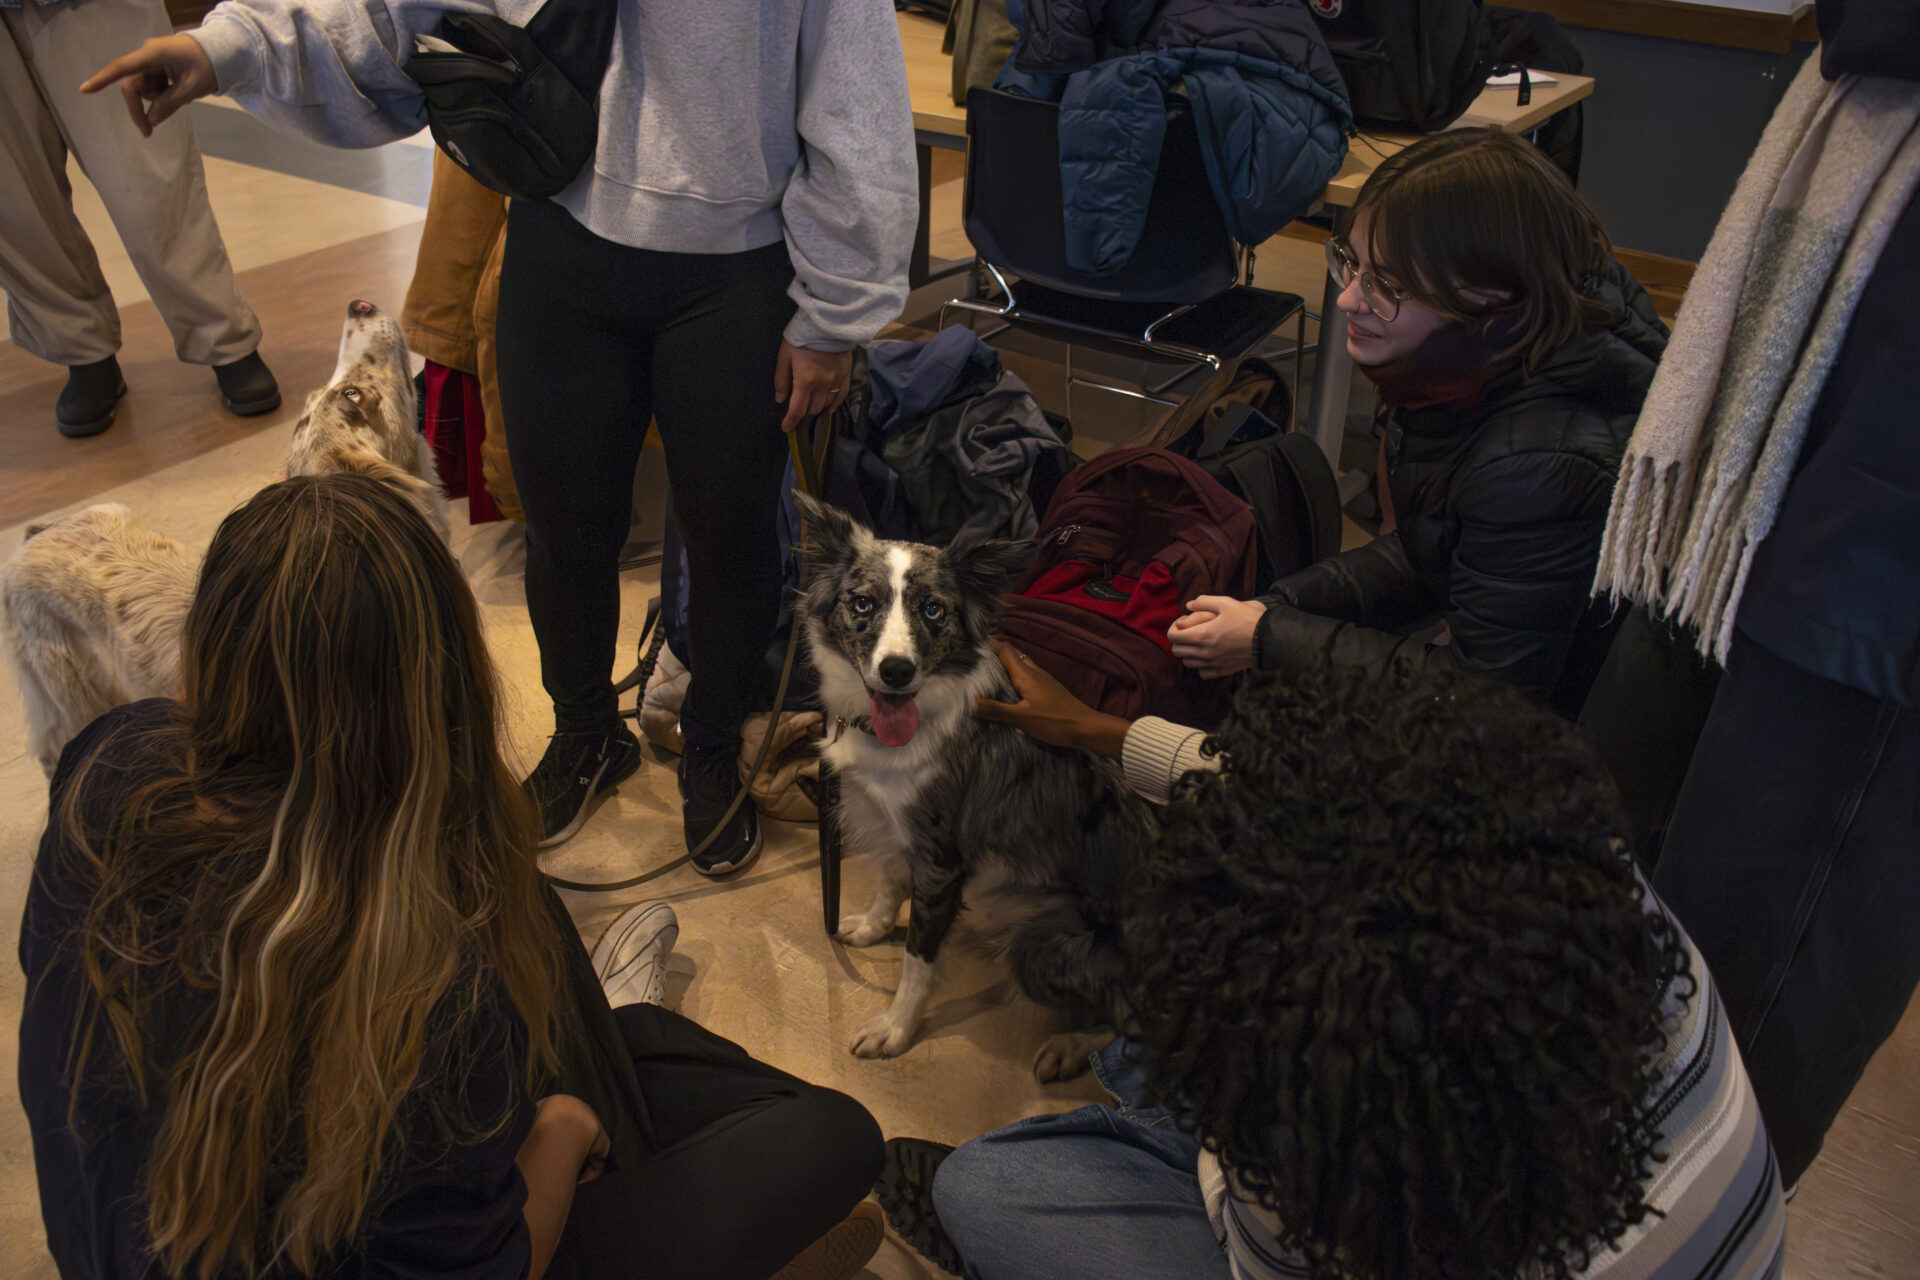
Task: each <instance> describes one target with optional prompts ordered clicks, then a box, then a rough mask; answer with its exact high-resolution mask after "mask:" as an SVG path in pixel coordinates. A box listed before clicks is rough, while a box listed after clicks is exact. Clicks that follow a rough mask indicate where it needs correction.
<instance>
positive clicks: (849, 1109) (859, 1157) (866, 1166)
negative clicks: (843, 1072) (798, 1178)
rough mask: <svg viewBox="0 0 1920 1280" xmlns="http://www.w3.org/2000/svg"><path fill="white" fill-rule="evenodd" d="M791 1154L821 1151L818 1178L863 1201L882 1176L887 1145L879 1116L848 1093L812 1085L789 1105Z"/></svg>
mask: <svg viewBox="0 0 1920 1280" xmlns="http://www.w3.org/2000/svg"><path fill="white" fill-rule="evenodd" d="M788 1105H789V1106H790V1108H791V1109H792V1117H791V1121H790V1125H789V1135H788V1140H789V1141H790V1142H791V1143H792V1144H793V1145H792V1146H791V1147H789V1148H788V1149H789V1150H793V1151H810V1152H813V1153H815V1157H816V1159H817V1162H818V1168H817V1170H816V1173H817V1176H818V1177H820V1178H821V1179H823V1181H825V1182H826V1184H827V1185H830V1186H837V1187H842V1188H843V1189H845V1190H846V1191H847V1192H848V1194H849V1196H850V1199H849V1204H851V1203H853V1202H857V1201H859V1200H861V1199H863V1198H864V1197H865V1196H866V1194H867V1192H868V1191H870V1190H872V1189H873V1184H874V1180H875V1179H877V1178H878V1177H879V1176H880V1164H881V1161H882V1160H883V1159H884V1158H885V1155H886V1144H885V1142H884V1141H883V1140H882V1138H881V1136H880V1125H879V1122H877V1121H876V1120H875V1119H874V1118H873V1113H872V1112H870V1111H868V1110H867V1109H866V1108H865V1107H863V1106H861V1105H860V1104H859V1103H858V1102H856V1101H854V1100H853V1099H852V1098H850V1097H848V1096H847V1095H846V1094H844V1093H841V1092H839V1091H838V1090H835V1089H826V1088H821V1087H820V1086H818V1085H812V1086H809V1087H807V1088H806V1089H803V1090H801V1092H800V1093H799V1095H798V1096H796V1097H795V1098H794V1100H793V1101H792V1102H791V1103H790V1104H788Z"/></svg>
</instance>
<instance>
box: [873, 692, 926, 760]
mask: <svg viewBox="0 0 1920 1280" xmlns="http://www.w3.org/2000/svg"><path fill="white" fill-rule="evenodd" d="M919 727H920V708H919V707H918V706H917V705H916V704H915V703H914V701H913V699H912V698H910V697H903V696H901V695H900V694H897V693H876V694H874V695H873V736H874V737H876V738H878V739H880V745H881V746H883V747H904V746H906V745H907V744H908V743H909V742H912V741H913V734H914V730H916V729H918V728H919Z"/></svg>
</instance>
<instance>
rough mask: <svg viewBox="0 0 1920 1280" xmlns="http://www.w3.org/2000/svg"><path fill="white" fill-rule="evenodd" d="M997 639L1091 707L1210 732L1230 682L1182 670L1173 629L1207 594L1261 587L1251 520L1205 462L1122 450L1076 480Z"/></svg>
mask: <svg viewBox="0 0 1920 1280" xmlns="http://www.w3.org/2000/svg"><path fill="white" fill-rule="evenodd" d="M1037 541H1038V543H1039V546H1038V550H1037V551H1036V553H1035V555H1034V560H1033V567H1032V569H1031V570H1029V571H1028V574H1027V579H1026V583H1025V585H1024V586H1023V587H1022V588H1021V589H1020V590H1019V591H1017V592H1015V593H1014V594H1012V595H1010V596H1009V597H1008V599H1007V610H1006V614H1005V616H1004V617H1003V618H1002V619H1001V622H1000V633H1001V634H1002V635H1004V636H1006V637H1007V638H1008V639H1009V640H1011V641H1013V642H1014V643H1015V644H1016V645H1017V646H1019V648H1020V651H1021V652H1022V653H1025V654H1026V655H1027V656H1028V657H1029V658H1032V659H1033V661H1034V662H1036V663H1037V664H1039V666H1040V667H1041V668H1042V669H1044V670H1045V671H1047V672H1048V673H1050V674H1051V675H1052V676H1053V677H1054V678H1055V679H1057V680H1059V681H1060V683H1062V684H1064V685H1065V686H1066V687H1067V688H1068V689H1070V690H1071V691H1072V692H1073V693H1074V694H1075V695H1077V696H1078V697H1079V698H1080V699H1081V700H1082V701H1084V702H1086V703H1088V704H1089V705H1091V706H1094V707H1097V708H1099V709H1100V710H1102V711H1105V712H1107V713H1109V714H1111V715H1116V716H1124V717H1126V718H1127V719H1129V720H1132V719H1138V718H1139V717H1140V716H1143V715H1157V716H1165V717H1166V718H1168V719H1170V720H1177V721H1179V722H1181V723H1183V724H1202V725H1207V724H1211V723H1213V722H1214V721H1216V720H1217V719H1218V718H1219V715H1220V714H1221V712H1222V711H1223V710H1224V708H1225V702H1226V690H1225V687H1224V682H1221V681H1208V680H1203V679H1202V678H1201V677H1199V676H1198V675H1196V674H1195V673H1194V672H1191V671H1188V670H1186V669H1185V668H1183V667H1182V666H1181V665H1180V660H1179V659H1178V658H1176V657H1174V656H1173V648H1172V645H1171V643H1170V642H1169V641H1168V640H1167V627H1168V626H1169V625H1170V624H1171V623H1172V622H1173V620H1174V619H1175V618H1177V617H1179V616H1180V615H1181V614H1183V613H1185V612H1186V603H1187V601H1189V600H1191V599H1193V598H1194V597H1195V596H1200V595H1227V596H1234V597H1236V598H1238V599H1245V598H1246V597H1248V596H1250V595H1252V594H1253V591H1254V566H1255V563H1256V558H1255V550H1254V519H1253V512H1252V510H1251V509H1250V508H1249V507H1248V506H1247V504H1246V503H1245V502H1244V501H1242V500H1241V499H1239V498H1237V497H1235V496H1234V495H1233V494H1232V493H1230V492H1228V490H1227V489H1226V488H1225V487H1224V486H1222V485H1221V484H1220V482H1219V481H1217V480H1215V479H1214V478H1213V477H1212V476H1210V475H1208V474H1207V473H1206V472H1205V471H1204V470H1203V469H1202V468H1201V467H1200V466H1199V465H1198V464H1197V463H1194V462H1191V461H1189V460H1188V459H1186V458H1182V457H1180V456H1179V455H1178V454H1174V453H1169V452H1168V451H1167V450H1165V449H1116V450H1114V451H1113V452H1111V453H1106V454H1102V455H1101V456H1100V457H1098V458H1096V459H1094V460H1093V461H1092V462H1089V463H1087V464H1086V465H1084V466H1082V467H1079V468H1077V469H1075V470H1074V471H1072V472H1069V473H1068V475H1067V477H1066V479H1064V480H1062V481H1061V482H1060V487H1059V488H1058V489H1056V490H1055V491H1054V494H1053V500H1052V501H1051V502H1049V503H1048V504H1047V512H1046V515H1045V516H1044V517H1042V519H1041V521H1040V533H1039V535H1038V539H1037Z"/></svg>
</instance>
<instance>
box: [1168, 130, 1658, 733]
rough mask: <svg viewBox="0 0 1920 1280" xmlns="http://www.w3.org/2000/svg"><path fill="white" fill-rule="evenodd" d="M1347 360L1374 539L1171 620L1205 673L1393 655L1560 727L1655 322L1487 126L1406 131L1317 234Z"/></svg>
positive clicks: (1563, 206)
mask: <svg viewBox="0 0 1920 1280" xmlns="http://www.w3.org/2000/svg"><path fill="white" fill-rule="evenodd" d="M1327 267H1328V270H1329V271H1330V272H1331V273H1332V275H1333V278H1334V280H1335V281H1336V282H1337V283H1339V284H1340V285H1342V286H1344V292H1342V293H1341V294H1340V309H1341V311H1342V312H1344V313H1345V316H1346V326H1345V337H1346V343H1347V350H1348V351H1349V352H1350V353H1351V354H1352V356H1353V359H1354V361H1355V363H1357V364H1358V365H1359V366H1360V371H1361V372H1362V373H1364V374H1366V375H1367V377H1368V379H1369V380H1370V381H1372V383H1373V384H1374V387H1375V389H1376V391H1377V392H1378V394H1379V398H1380V401H1381V403H1382V404H1383V405H1384V406H1388V412H1387V416H1386V420H1385V435H1384V439H1383V443H1382V448H1381V459H1382V464H1383V470H1384V472H1385V475H1386V484H1385V486H1384V487H1383V491H1382V508H1383V511H1382V516H1383V520H1382V525H1381V533H1380V536H1379V537H1377V538H1375V539H1374V540H1373V541H1372V542H1369V543H1368V544H1366V545H1365V546H1361V547H1355V548H1353V549H1352V550H1349V551H1344V552H1341V553H1340V554H1338V555H1335V556H1332V557H1329V558H1328V559H1326V560H1323V561H1321V562H1320V563H1319V564H1316V565H1312V566H1309V567H1308V568H1306V569H1302V570H1300V571H1299V572H1298V573H1294V574H1290V575H1288V576H1287V577H1285V578H1282V579H1281V580H1280V581H1279V582H1277V583H1275V584H1274V585H1273V587H1272V589H1271V590H1270V591H1269V592H1268V593H1267V594H1266V595H1264V596H1261V597H1260V598H1258V599H1256V600H1244V601H1242V600H1234V599H1231V598H1230V597H1225V596H1203V597H1201V598H1199V599H1197V600H1194V601H1191V602H1189V604H1188V608H1189V610H1190V612H1189V613H1188V614H1187V615H1185V616H1183V617H1181V618H1178V619H1176V620H1175V621H1174V623H1173V625H1172V627H1171V628H1169V630H1168V638H1169V639H1170V640H1172V642H1173V652H1174V654H1175V656H1177V657H1179V658H1181V659H1183V660H1184V661H1185V662H1186V664H1187V665H1188V666H1189V667H1194V668H1196V669H1198V670H1199V671H1200V672H1202V673H1203V674H1205V675H1209V676H1224V675H1231V674H1233V673H1234V672H1237V671H1243V670H1246V669H1247V668H1249V667H1256V668H1260V669H1263V670H1276V671H1279V670H1296V671H1297V670H1302V669H1305V668H1308V667H1312V666H1317V665H1321V664H1323V663H1326V662H1328V661H1331V662H1334V663H1336V664H1340V665H1346V666H1361V667H1366V668H1368V669H1369V670H1373V671H1381V670H1384V669H1385V667H1386V665H1387V664H1388V663H1389V662H1391V661H1393V660H1394V659H1396V658H1407V659H1409V660H1412V661H1414V662H1416V663H1418V664H1420V665H1424V666H1433V665H1438V666H1449V667H1458V668H1460V669H1461V670H1464V671H1470V672H1474V673H1476V674H1480V675H1487V676H1492V677H1495V678H1497V679H1501V680H1505V681H1508V682H1509V683H1512V684H1515V685H1518V686H1519V687H1520V688H1522V689H1524V690H1526V691H1527V692H1528V693H1531V694H1533V695H1534V696H1535V697H1537V698H1539V699H1541V700H1543V701H1547V702H1549V703H1551V704H1552V705H1553V706H1554V707H1555V708H1556V709H1558V710H1559V711H1560V712H1561V713H1562V714H1563V715H1567V716H1569V717H1571V716H1573V715H1576V714H1578V712H1579V710H1580V703H1581V699H1582V698H1583V697H1584V696H1585V693H1586V689H1587V686H1588V685H1590V684H1591V683H1592V681H1593V677H1594V675H1595V673H1596V672H1597V671H1598V669H1599V663H1600V660H1601V658H1602V657H1604V654H1605V647H1604V641H1605V639H1606V638H1607V636H1608V635H1609V634H1610V633H1609V632H1607V631H1606V630H1604V629H1603V628H1602V627H1601V626H1600V625H1599V623H1598V621H1597V619H1596V620H1592V621H1589V622H1588V623H1587V625H1584V626H1583V625H1582V624H1583V618H1584V616H1585V615H1586V613H1587V607H1588V590H1589V588H1590V586H1591V584H1592V582H1593V571H1594V566H1595V564H1596V563H1597V561H1598V559H1599V554H1600V537H1601V533H1602V530H1603V528H1604V527H1605V524H1606V516H1607V504H1608V502H1609V501H1610V499H1611V497H1612V495H1613V483H1614V476H1615V474H1616V473H1617V472H1618V471H1619V468H1620V458H1621V455H1622V453H1623V452H1624V451H1625V449H1626V444H1627V439H1628V436H1629V435H1630V434H1631V432H1632V430H1633V424H1634V420H1635V419H1636V418H1637V417H1638V416H1639V414H1640V406H1641V403H1642V402H1643V401H1644V400H1645V399H1646V395H1647V388H1648V387H1649V386H1650V385H1651V384H1652V381H1653V373H1654V368H1655V366H1656V365H1657V363H1658V361H1659V359H1660V354H1661V352H1662V351H1663V350H1664V348H1665V346H1666V338H1667V329H1666V326H1665V325H1663V324H1662V323H1661V322H1660V318H1659V316H1658V315H1657V314H1655V312H1654V308H1653V303H1652V302H1651V301H1650V300H1649V299H1648V298H1647V295H1646V293H1645V292H1644V291H1643V290H1642V289H1641V288H1640V286H1639V284H1638V283H1637V282H1635V280H1634V279H1633V277H1632V276H1631V275H1629V274H1628V273H1627V271H1626V270H1625V269H1624V268H1623V267H1621V266H1620V264H1619V263H1618V262H1616V261H1614V258H1613V253H1612V250H1611V249H1610V248H1609V246H1608V243H1607V237H1606V233H1605V231H1603V230H1602V229H1601V226H1600V221H1599V219H1598V218H1596V217H1595V216H1594V213H1593V211H1592V210H1591V209H1589V208H1588V207H1587V205H1586V202H1585V201H1583V200H1582V199H1581V198H1580V196H1579V195H1578V194H1577V193H1576V192H1575V191H1574V189H1573V185H1572V184H1571V183H1570V182H1568V181H1567V179H1566V176H1565V175H1564V174H1562V173H1561V172H1560V170H1559V169H1557V168H1555V167H1554V166H1553V164H1552V162H1551V161H1549V160H1548V159H1547V158H1546V157H1545V156H1544V155H1542V154H1541V153H1540V152H1539V150H1538V149H1537V148H1535V147H1534V146H1532V145H1531V144H1529V143H1527V142H1525V141H1524V140H1522V139H1520V138H1517V137H1514V136H1513V135H1511V134H1507V133H1504V132H1502V131H1500V130H1499V129H1462V130H1456V131H1453V132H1449V133H1443V134H1436V135H1434V136H1432V137H1429V138H1425V139H1422V140H1421V141H1419V142H1417V143H1415V144H1414V145H1412V146H1410V147H1408V148H1407V149H1406V150H1404V151H1402V152H1399V153H1398V154H1396V155H1394V156H1392V157H1390V158H1389V159H1387V160H1386V161H1385V162H1383V163H1382V164H1381V165H1380V167H1379V168H1378V169H1376V170H1375V171H1374V173H1373V176H1372V177H1370V178H1369V179H1368V180H1367V184H1366V186H1365V187H1363V188H1362V189H1361V192H1360V196H1359V199H1358V200H1357V201H1356V202H1355V204H1354V215H1353V225H1352V227H1351V229H1350V230H1349V232H1348V233H1347V235H1345V236H1344V237H1343V236H1335V237H1333V238H1332V239H1330V240H1328V241H1327Z"/></svg>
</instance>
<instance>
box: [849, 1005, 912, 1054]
mask: <svg viewBox="0 0 1920 1280" xmlns="http://www.w3.org/2000/svg"><path fill="white" fill-rule="evenodd" d="M912 1043H913V1025H912V1024H911V1023H908V1022H905V1021H904V1020H901V1019H897V1018H895V1017H894V1016H893V1011H892V1010H891V1009H889V1010H888V1011H887V1012H885V1013H883V1014H881V1015H880V1016H879V1017H877V1018H875V1019H873V1020H872V1021H871V1022H869V1023H867V1025H866V1026H864V1027H862V1028H860V1029H859V1030H858V1031H856V1032H854V1033H853V1043H852V1044H851V1045H849V1046H848V1048H850V1049H852V1050H853V1056H854V1057H856V1058H897V1057H899V1056H900V1055H901V1054H903V1053H905V1052H906V1051H907V1046H909V1045H911V1044H912Z"/></svg>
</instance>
